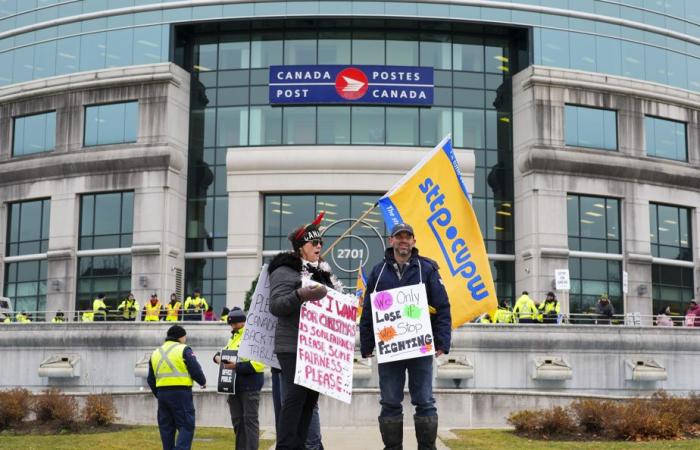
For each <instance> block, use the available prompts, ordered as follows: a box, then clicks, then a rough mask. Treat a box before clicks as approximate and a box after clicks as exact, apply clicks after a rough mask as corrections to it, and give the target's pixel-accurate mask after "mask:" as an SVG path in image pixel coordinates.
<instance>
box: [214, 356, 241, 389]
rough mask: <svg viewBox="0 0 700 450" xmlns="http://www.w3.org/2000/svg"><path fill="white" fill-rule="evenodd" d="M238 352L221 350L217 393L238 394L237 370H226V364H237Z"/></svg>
mask: <svg viewBox="0 0 700 450" xmlns="http://www.w3.org/2000/svg"><path fill="white" fill-rule="evenodd" d="M237 353H238V352H237V351H236V350H227V349H223V350H221V362H219V376H218V377H217V383H216V392H218V393H219V394H235V393H236V369H226V368H224V364H227V363H234V364H235V363H237V362H238V356H237Z"/></svg>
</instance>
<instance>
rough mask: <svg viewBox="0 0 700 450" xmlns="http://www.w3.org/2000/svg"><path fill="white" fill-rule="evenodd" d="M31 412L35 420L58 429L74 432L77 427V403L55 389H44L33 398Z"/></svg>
mask: <svg viewBox="0 0 700 450" xmlns="http://www.w3.org/2000/svg"><path fill="white" fill-rule="evenodd" d="M32 410H33V411H34V414H36V420H37V421H38V422H42V423H50V424H52V425H55V426H56V428H58V429H63V428H67V429H70V430H75V429H76V428H77V425H78V411H79V409H78V402H77V401H76V400H75V398H73V397H70V396H67V395H64V394H62V393H61V391H59V390H58V389H56V388H51V389H46V390H45V391H43V392H42V393H41V394H38V395H37V396H35V397H34V402H33V405H32Z"/></svg>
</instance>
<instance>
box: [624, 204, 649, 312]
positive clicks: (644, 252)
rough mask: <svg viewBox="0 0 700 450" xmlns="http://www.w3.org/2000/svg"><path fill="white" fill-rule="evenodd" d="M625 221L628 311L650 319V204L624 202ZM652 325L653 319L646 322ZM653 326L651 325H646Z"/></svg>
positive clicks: (626, 305) (626, 299)
mask: <svg viewBox="0 0 700 450" xmlns="http://www.w3.org/2000/svg"><path fill="white" fill-rule="evenodd" d="M622 217H627V218H631V217H634V220H624V221H623V222H622V223H623V225H624V234H623V237H624V238H625V239H624V246H625V249H624V251H625V257H626V264H625V266H624V267H623V269H624V270H625V271H627V277H628V278H627V280H628V281H627V283H628V284H627V286H628V292H627V294H626V296H625V312H639V313H641V314H642V315H646V316H650V315H652V314H653V311H652V309H653V308H652V298H651V292H652V289H651V261H652V259H651V258H652V257H651V244H650V242H649V202H648V201H647V200H645V199H643V198H639V197H636V196H635V197H630V198H628V199H626V200H625V201H624V202H622ZM646 320H647V321H648V322H651V320H650V319H648V318H647V319H646ZM646 324H647V325H651V323H646Z"/></svg>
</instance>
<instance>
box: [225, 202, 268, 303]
mask: <svg viewBox="0 0 700 450" xmlns="http://www.w3.org/2000/svg"><path fill="white" fill-rule="evenodd" d="M264 206H265V205H264V202H263V196H262V194H261V193H260V192H254V191H253V192H251V191H240V192H232V193H230V194H229V206H228V208H229V209H228V210H229V223H228V249H227V250H226V258H227V260H228V262H227V265H226V273H227V277H226V278H227V281H228V282H227V283H226V305H227V306H228V307H229V308H230V307H232V306H239V307H241V308H243V303H244V300H245V293H246V292H247V291H248V289H250V286H251V280H254V279H255V277H257V275H258V274H259V273H260V265H261V260H260V259H259V257H258V255H260V254H261V253H262V235H263V233H261V230H262V229H263V214H264Z"/></svg>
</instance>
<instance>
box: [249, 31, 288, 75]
mask: <svg viewBox="0 0 700 450" xmlns="http://www.w3.org/2000/svg"><path fill="white" fill-rule="evenodd" d="M283 55H284V50H283V41H282V33H276V32H269V33H253V34H252V36H251V42H250V67H253V68H255V67H270V66H274V65H279V64H282V61H283Z"/></svg>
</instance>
